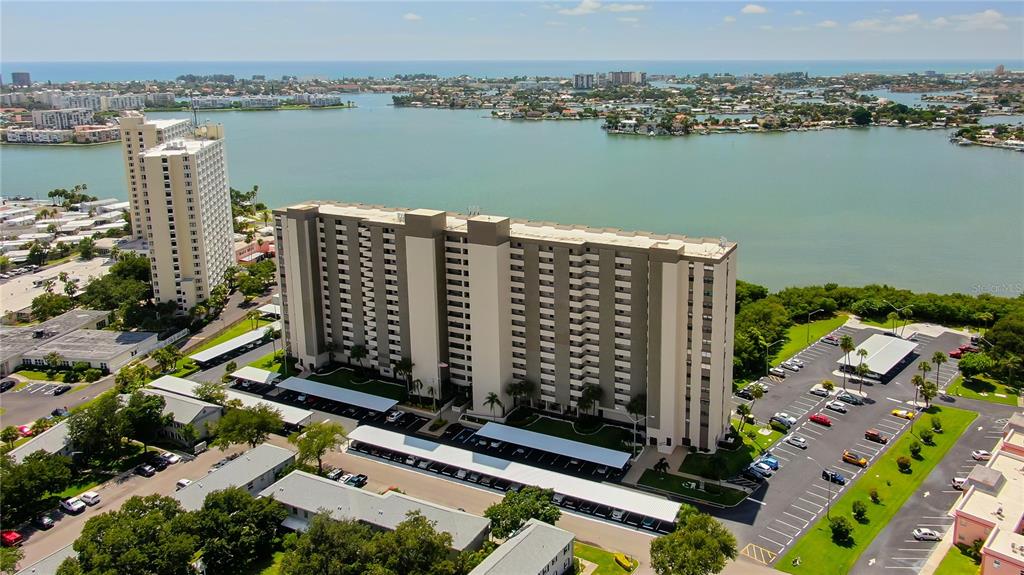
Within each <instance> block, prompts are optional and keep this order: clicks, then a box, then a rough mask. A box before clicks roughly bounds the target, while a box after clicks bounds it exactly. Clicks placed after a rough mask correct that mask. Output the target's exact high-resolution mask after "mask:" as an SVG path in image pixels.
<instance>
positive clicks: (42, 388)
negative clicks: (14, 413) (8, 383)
mask: <svg viewBox="0 0 1024 575" xmlns="http://www.w3.org/2000/svg"><path fill="white" fill-rule="evenodd" d="M63 387H64V384H63V383H42V382H38V381H34V382H30V383H29V384H28V385H26V386H25V387H22V388H20V389H12V390H10V391H6V392H4V393H5V394H8V393H10V394H14V393H25V394H28V395H34V394H37V393H38V394H41V395H54V392H56V391H57V390H59V389H61V388H63ZM56 395H61V394H60V393H57V394H56Z"/></svg>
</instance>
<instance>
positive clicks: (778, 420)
mask: <svg viewBox="0 0 1024 575" xmlns="http://www.w3.org/2000/svg"><path fill="white" fill-rule="evenodd" d="M773 423H778V424H779V426H780V427H782V428H783V429H786V430H788V429H789V428H790V427H793V424H792V423H790V422H789V420H788V419H783V418H781V417H779V416H777V415H773V416H772V418H771V419H769V420H768V424H769V425H771V424H773Z"/></svg>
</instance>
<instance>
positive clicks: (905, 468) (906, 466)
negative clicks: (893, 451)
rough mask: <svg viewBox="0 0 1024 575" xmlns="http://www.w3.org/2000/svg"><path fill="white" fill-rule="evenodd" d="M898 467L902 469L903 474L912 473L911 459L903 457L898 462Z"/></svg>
mask: <svg viewBox="0 0 1024 575" xmlns="http://www.w3.org/2000/svg"><path fill="white" fill-rule="evenodd" d="M896 465H897V466H898V467H899V468H900V472H901V473H909V472H910V458H909V457H907V456H906V455H901V456H900V457H899V459H897V460H896Z"/></svg>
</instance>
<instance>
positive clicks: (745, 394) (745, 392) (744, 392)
mask: <svg viewBox="0 0 1024 575" xmlns="http://www.w3.org/2000/svg"><path fill="white" fill-rule="evenodd" d="M736 397H739V398H741V399H754V394H753V393H751V392H750V390H749V389H747V388H746V387H744V388H743V389H741V390H739V391H737V392H736Z"/></svg>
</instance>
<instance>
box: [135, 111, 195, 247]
mask: <svg viewBox="0 0 1024 575" xmlns="http://www.w3.org/2000/svg"><path fill="white" fill-rule="evenodd" d="M190 135H192V122H191V121H190V120H185V119H167V120H163V119H161V120H146V116H144V115H142V113H140V112H136V111H129V112H125V113H123V114H121V150H122V152H123V156H124V169H125V176H126V177H127V178H128V201H129V202H130V205H131V218H132V236H133V237H134V238H135V239H137V240H144V239H146V227H145V225H144V224H145V221H146V218H145V212H144V210H143V207H144V206H143V204H142V196H141V185H142V179H141V178H140V177H139V169H140V168H139V158H138V157H139V154H141V153H142V152H145V151H146V150H148V149H149V148H152V147H154V146H158V145H160V144H162V143H164V142H167V141H170V140H174V139H179V138H185V137H187V136H190Z"/></svg>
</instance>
